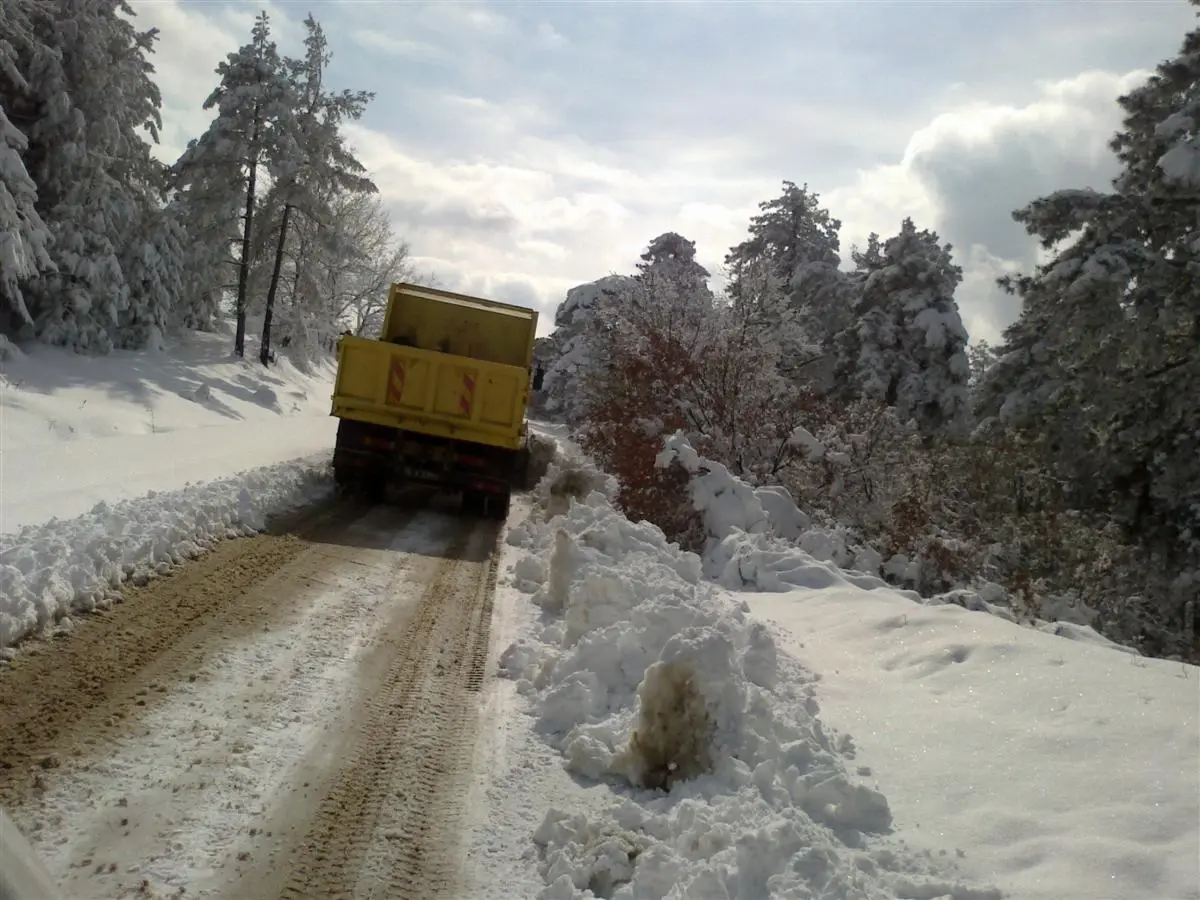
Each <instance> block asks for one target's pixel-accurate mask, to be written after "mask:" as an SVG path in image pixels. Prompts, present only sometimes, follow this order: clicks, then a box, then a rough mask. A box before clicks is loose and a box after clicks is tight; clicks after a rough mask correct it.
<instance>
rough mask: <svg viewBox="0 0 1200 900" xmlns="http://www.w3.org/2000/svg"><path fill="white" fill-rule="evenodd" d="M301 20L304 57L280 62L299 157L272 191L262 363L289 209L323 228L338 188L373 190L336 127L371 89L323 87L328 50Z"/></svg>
mask: <svg viewBox="0 0 1200 900" xmlns="http://www.w3.org/2000/svg"><path fill="white" fill-rule="evenodd" d="M304 26H305V28H306V29H307V35H306V36H305V39H304V46H305V51H306V52H305V56H304V59H302V60H295V59H289V60H287V63H286V67H287V69H288V72H289V75H290V77H291V78H292V81H293V86H294V90H295V92H296V94H297V96H298V98H299V100H298V103H299V105H298V109H297V115H296V124H297V140H298V143H299V148H300V151H301V157H300V159H299V165H298V166H297V167H296V168H295V169H294V170H293V171H292V172H291V173H290V175H288V176H287V177H284V178H282V179H280V181H279V183H278V184H277V190H276V191H275V192H274V194H275V199H276V201H277V202H278V203H279V204H280V205H281V207H282V208H281V211H280V213H279V217H278V224H277V233H276V234H277V236H276V243H275V252H274V256H273V260H272V266H273V268H272V273H271V278H270V284H269V286H268V288H267V299H266V308H265V311H264V314H263V331H262V341H261V343H260V348H259V350H260V359H261V361H262V364H263V365H267V364H268V362H269V360H270V351H271V325H272V319H273V316H274V307H275V298H276V295H277V294H278V291H279V284H280V278H281V274H282V269H283V261H284V253H285V249H286V246H287V241H288V234H289V232H288V229H289V223H290V222H291V220H292V217H293V214H297V215H303V216H305V217H307V218H308V219H309V220H310V221H312V222H314V223H316V224H317V226H318V232H319V233H321V232H327V231H328V229H326V228H323V227H322V222H326V221H331V220H332V210H331V209H330V206H329V202H328V199H327V198H329V197H331V196H333V195H336V194H338V193H339V192H343V191H352V192H356V193H371V192H373V191H375V190H376V187H375V184H374V182H372V181H371V180H370V179H369V178H367V177H366V168H365V167H364V166H363V165H362V163H360V162H359V161H358V159H356V158H355V156H354V154H353V153H352V152H351V151H350V150H349V148H347V147H346V144H345V141H344V139H343V136H342V133H341V125H342V123H343V122H346V121H354V120H357V119H359V118H360V117H361V116H362V114H363V111H364V110H365V109H366V105H367V103H369V102H370V101H371V99H372V98H373V97H374V96H375V95H374V93H372V92H370V91H341V92H340V93H330V92H329V91H327V90H326V88H325V85H324V80H325V70H326V67H327V66H328V65H329V62H330V60H331V59H332V55H331V54H330V52H329V45H328V41H327V40H326V38H325V32H324V30H323V29H322V28H321V26H320V24H318V23H317V21H316V20H315V19H314V18H313V17H312V15H309V16H308V17H307V18H306V19H305V20H304ZM321 236H322V237H324V238H325V239H326V240H325V242H326V244H327V247H326V251H327V252H330V251H332V252H334V253H337V252H354V251H353V249H352V248H349V247H347V246H346V242H345V241H342V240H339V238H338V236H337V235H334V234H332V233H325V234H322V235H321ZM297 264H302V261H301V260H299V259H297ZM309 299H310V300H311V301H312V302H314V303H316V304H320V303H321V301H322V300H324V299H326V298H325V297H320V296H314V297H311V298H309ZM300 300H301V297H300V296H299V295H297V294H295V293H293V296H292V303H293V304H296V303H298V302H300ZM306 312H307V315H308V316H309V317H311V318H315V319H316V320H317V321H325V320H328V328H325V329H321V330H322V331H331V330H332V328H333V326H334V325H335V324H336V322H337V313H336V311H335V310H333V309H330V308H326V309H319V308H311V309H308V310H307V311H306ZM301 315H303V313H301ZM321 337H328V334H324V335H319V336H318V341H319V340H320V338H321ZM309 349H311V348H309Z"/></svg>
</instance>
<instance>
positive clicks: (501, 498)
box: [484, 491, 512, 522]
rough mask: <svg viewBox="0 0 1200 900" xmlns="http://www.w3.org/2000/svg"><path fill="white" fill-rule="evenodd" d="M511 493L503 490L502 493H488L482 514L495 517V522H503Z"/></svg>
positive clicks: (506, 514) (490, 517)
mask: <svg viewBox="0 0 1200 900" xmlns="http://www.w3.org/2000/svg"><path fill="white" fill-rule="evenodd" d="M511 497H512V495H511V494H510V493H509V492H508V491H505V492H504V493H503V494H490V495H489V496H488V498H487V507H486V508H485V511H484V514H485V515H486V516H487V517H488V518H489V519H495V520H496V521H497V522H503V521H504V520H505V519H507V518H508V507H509V503H510V500H511Z"/></svg>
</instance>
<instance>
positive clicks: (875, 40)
mask: <svg viewBox="0 0 1200 900" xmlns="http://www.w3.org/2000/svg"><path fill="white" fill-rule="evenodd" d="M133 5H134V7H135V8H136V9H137V11H138V16H139V19H138V21H139V24H141V25H144V26H150V25H153V26H156V27H158V28H159V29H160V30H161V32H162V35H161V39H160V42H159V45H158V47H159V49H158V52H157V54H156V59H155V63H156V66H157V69H158V80H159V84H160V87H161V88H162V92H163V100H164V105H165V118H166V128H165V131H164V134H163V147H162V150H161V153H162V155H163V156H164V158H172V159H173V158H174V156H175V155H176V154H177V153H178V151H179V150H180V149H182V147H183V146H184V145H185V144H186V142H187V140H188V138H190V137H193V136H195V135H196V134H198V133H199V132H200V131H202V130H203V129H204V128H205V127H206V125H207V123H208V115H207V113H205V112H204V111H203V109H201V103H202V102H203V100H204V97H205V96H206V95H207V94H208V92H209V91H210V90H211V89H212V87H213V86H214V84H215V76H214V74H213V68H214V66H215V65H216V63H217V62H218V61H219V60H220V59H221V58H222V57H223V56H224V54H226V53H228V52H229V51H231V50H234V49H236V47H237V46H239V45H240V44H243V43H245V42H246V41H247V40H248V38H249V33H250V25H251V22H252V20H253V17H254V15H255V13H256V12H257V10H258V9H260V8H265V9H267V10H268V12H269V13H270V14H271V16H272V21H273V23H274V26H275V31H276V37H277V39H278V41H279V43H280V45H281V49H282V50H283V51H284V52H286V53H291V54H296V55H298V54H299V53H300V50H301V48H300V43H299V42H300V38H301V33H302V27H301V24H300V23H301V21H302V20H303V18H304V16H305V15H306V14H307V13H308V12H312V13H313V15H314V16H315V17H316V18H317V19H318V20H319V21H320V22H321V23H322V24H323V25H324V26H325V29H326V31H327V33H328V35H329V39H330V44H331V49H332V51H333V53H334V61H333V65H332V71H331V80H332V81H333V82H334V83H335V86H337V87H347V88H354V89H366V90H372V91H374V92H375V93H376V99H375V100H374V102H373V103H372V105H371V107H370V109H369V111H368V113H367V115H366V116H365V118H364V119H363V120H362V121H361V122H360V123H358V124H357V125H356V126H354V128H353V132H352V142H353V145H354V146H355V148H356V149H357V151H358V153H359V156H360V158H361V159H362V160H363V162H364V163H365V164H366V165H367V166H368V167H369V168H370V169H371V171H372V173H373V176H374V178H375V180H376V182H377V184H378V185H379V188H380V190H381V191H382V193H383V195H384V197H385V199H386V200H387V202H388V204H389V206H390V209H391V212H392V217H393V223H394V225H395V227H396V230H397V231H398V232H399V233H400V234H401V235H402V236H403V237H404V238H406V239H407V240H408V241H409V243H410V245H411V247H412V250H413V254H414V256H415V257H416V261H417V264H418V266H419V268H421V269H423V270H424V271H428V272H432V273H435V274H436V275H437V276H438V278H439V279H440V283H441V284H442V285H443V286H444V287H448V288H450V289H455V290H462V291H466V292H469V293H482V294H485V295H491V296H495V297H497V298H498V299H505V300H509V301H512V302H517V303H523V304H527V305H536V306H537V307H539V308H540V309H541V310H542V311H543V312H544V313H545V315H544V316H543V328H542V331H543V333H544V332H545V331H546V330H547V327H548V326H549V324H550V320H551V318H552V313H553V310H554V308H555V306H557V304H558V303H559V302H560V301H561V300H562V298H563V295H564V293H565V292H566V290H567V289H568V288H570V287H572V286H573V285H576V284H579V283H581V282H585V281H591V280H593V279H595V278H598V277H600V276H603V275H606V274H608V273H610V272H614V271H616V272H628V271H630V270H631V269H632V267H633V265H634V264H635V263H636V261H637V257H638V254H639V253H640V252H641V250H642V248H643V247H644V246H645V245H646V244H647V243H648V242H649V240H650V239H651V238H653V237H654V236H655V235H657V234H660V233H661V232H663V231H668V230H673V231H678V232H680V233H682V234H684V235H686V236H687V237H689V238H691V239H693V240H695V241H696V242H697V249H698V251H699V254H700V258H701V261H702V262H703V263H705V264H706V265H707V266H708V267H709V269H710V270H712V271H713V272H714V273H716V272H717V270H718V269H719V267H720V264H721V260H722V259H723V257H724V255H725V253H726V252H727V250H728V249H729V247H730V246H732V245H733V244H735V243H737V242H738V241H740V240H741V239H742V238H743V237H744V236H745V232H746V226H747V222H748V220H749V217H750V216H751V215H752V214H754V213H755V212H756V211H757V209H756V207H757V204H758V203H759V202H760V201H763V200H767V199H770V198H772V197H774V196H777V195H778V194H779V192H780V187H781V182H782V181H783V180H784V179H788V180H791V181H795V182H796V183H798V184H802V183H805V182H807V183H808V184H809V186H810V188H812V189H813V190H815V191H817V192H818V193H819V194H820V196H821V200H822V203H823V204H824V205H825V206H826V207H827V208H829V210H830V211H831V212H832V214H833V215H835V216H837V217H838V218H840V219H841V220H842V222H843V226H842V248H843V256H845V257H846V258H848V257H849V249H850V246H851V245H852V244H855V243H858V244H861V243H863V242H864V241H865V238H866V235H867V234H868V233H869V232H871V231H877V232H879V233H880V234H882V235H884V236H887V235H890V234H893V233H895V232H896V231H898V230H899V228H900V223H901V220H902V219H903V218H904V216H906V215H909V216H912V217H913V219H914V220H915V221H916V222H917V225H918V226H919V227H927V228H933V229H936V230H937V231H938V232H939V234H941V236H942V237H943V238H944V239H945V240H947V241H949V242H951V243H952V244H953V245H954V247H955V253H956V257H957V259H958V261H959V263H960V264H961V265H962V266H963V268H964V271H965V278H964V283H963V286H962V287H961V288H960V291H959V295H958V299H959V305H960V307H961V309H962V312H963V318H964V320H965V322H966V324H967V327H968V329H969V330H970V332H971V335H972V338H973V339H977V338H987V339H989V340H992V341H995V339H996V338H997V337H998V333H999V331H1000V330H1001V329H1002V328H1003V327H1004V326H1005V325H1007V324H1008V323H1009V322H1010V321H1012V319H1013V318H1014V317H1015V316H1016V312H1017V308H1016V305H1015V304H1014V302H1013V300H1012V298H1009V297H1006V296H1005V295H1003V294H1002V293H1001V292H999V291H998V290H997V289H995V287H994V279H995V277H996V276H997V275H999V274H1002V273H1003V272H1005V271H1009V270H1012V269H1015V268H1028V267H1029V266H1031V265H1032V264H1033V262H1034V260H1035V258H1036V256H1035V247H1034V245H1033V243H1032V242H1031V241H1030V240H1029V239H1028V238H1027V237H1026V236H1025V235H1024V232H1023V231H1022V230H1021V229H1020V227H1019V226H1017V225H1016V224H1015V223H1013V221H1012V219H1011V217H1010V212H1011V210H1012V209H1013V208H1015V207H1017V206H1019V205H1022V204H1023V203H1025V202H1027V201H1028V200H1030V199H1032V198H1034V197H1036V196H1038V195H1040V194H1043V193H1045V192H1047V191H1050V190H1054V189H1056V188H1060V187H1086V186H1093V187H1097V188H1103V187H1105V186H1107V184H1108V181H1109V179H1110V178H1111V177H1112V175H1113V174H1114V165H1113V161H1112V158H1111V155H1110V153H1109V151H1108V150H1107V146H1106V144H1107V141H1108V139H1109V137H1110V136H1111V134H1112V132H1113V130H1114V129H1115V128H1116V126H1117V124H1118V122H1119V115H1118V112H1119V111H1118V108H1117V107H1116V105H1115V103H1114V100H1115V98H1116V97H1117V96H1118V95H1119V94H1120V93H1122V92H1123V91H1124V90H1127V89H1128V88H1130V87H1132V86H1134V85H1136V84H1137V83H1138V82H1139V81H1141V80H1142V79H1143V78H1144V77H1145V76H1146V75H1147V74H1148V70H1149V69H1152V68H1153V66H1154V65H1155V64H1156V63H1158V62H1159V61H1160V60H1161V59H1162V58H1164V57H1167V56H1170V55H1172V54H1173V53H1174V52H1175V50H1176V49H1177V47H1178V45H1179V43H1180V41H1181V40H1182V37H1183V34H1184V32H1185V31H1186V30H1187V29H1188V28H1190V27H1192V26H1193V23H1194V20H1195V19H1194V10H1193V8H1192V7H1190V6H1189V5H1188V4H1187V3H1186V2H1185V0H1128V2H1122V0H1030V2H1018V0H1010V2H989V0H950V2H946V0H943V2H933V0H930V2H922V0H896V2H888V0H826V2H789V0H767V2H762V3H753V2H749V0H726V2H705V0H691V2H683V0H674V2H614V0H570V2H554V0H541V2H530V3H517V2H500V0H496V2H492V3H467V2H453V0H442V2H430V3H418V2H405V0H332V2H324V0H312V2H309V3H292V2H276V3H268V4H265V5H264V4H262V3H259V4H253V3H251V4H243V3H237V2H234V3H223V2H219V0H134V2H133Z"/></svg>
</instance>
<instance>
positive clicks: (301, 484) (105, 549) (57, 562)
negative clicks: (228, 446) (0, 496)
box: [0, 456, 333, 647]
mask: <svg viewBox="0 0 1200 900" xmlns="http://www.w3.org/2000/svg"><path fill="white" fill-rule="evenodd" d="M328 469H329V463H328V457H327V456H322V457H311V458H308V459H301V460H294V461H292V462H288V463H280V464H277V465H272V466H264V467H262V468H257V469H251V470H249V471H246V472H242V473H240V474H238V475H235V476H232V477H229V478H223V479H220V480H218V481H212V482H208V483H205V484H197V485H189V486H186V487H184V488H182V489H180V490H175V491H170V492H166V493H156V492H154V491H151V492H150V493H148V494H146V495H145V496H143V497H139V498H137V499H132V500H124V501H120V502H117V503H111V504H110V503H106V502H100V503H97V504H96V505H95V506H94V507H93V508H92V509H91V511H90V512H87V513H85V514H84V515H82V516H79V517H77V518H74V519H68V520H65V521H63V520H59V519H51V520H50V521H49V522H46V523H45V524H42V525H29V526H26V527H25V528H22V529H21V530H20V531H17V532H15V533H11V534H5V535H0V647H7V646H9V645H11V644H14V643H16V642H17V641H19V640H21V639H22V638H24V637H26V636H28V635H30V634H33V633H35V632H38V631H40V630H42V629H45V628H46V627H47V626H50V625H54V624H56V623H59V622H61V621H63V620H64V617H67V616H69V615H70V614H71V613H74V612H90V611H92V610H94V609H96V608H97V607H101V608H104V607H107V606H109V605H111V604H112V603H113V601H114V600H117V599H119V595H118V594H117V591H118V590H119V588H120V586H121V584H122V583H123V582H125V581H127V580H132V581H133V582H134V583H135V584H136V583H144V582H145V580H146V579H148V578H149V577H152V576H153V575H154V574H162V573H164V572H166V571H168V570H169V569H170V567H172V566H174V565H178V564H179V563H181V562H183V561H184V560H186V559H192V558H194V557H196V556H199V555H200V554H202V553H203V552H204V551H205V550H206V549H207V548H209V547H211V546H212V545H213V544H214V543H215V542H216V541H218V540H220V539H222V538H227V537H237V536H240V535H247V534H252V533H254V532H256V531H261V530H262V529H263V528H265V527H266V522H267V520H268V519H269V518H270V517H272V516H275V515H279V514H282V513H286V512H288V511H291V510H293V509H296V508H298V507H301V506H304V505H306V504H309V503H313V502H316V501H317V500H319V499H322V498H324V497H325V496H327V495H328V494H329V492H330V491H331V490H332V489H333V483H332V479H331V477H330V475H329V471H328ZM64 625H65V627H70V626H69V620H67V621H65V622H64Z"/></svg>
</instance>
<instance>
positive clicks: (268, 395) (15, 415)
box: [0, 322, 337, 534]
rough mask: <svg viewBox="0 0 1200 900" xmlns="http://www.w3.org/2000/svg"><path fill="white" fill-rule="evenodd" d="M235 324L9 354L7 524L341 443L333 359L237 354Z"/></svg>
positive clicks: (4, 456)
mask: <svg viewBox="0 0 1200 900" xmlns="http://www.w3.org/2000/svg"><path fill="white" fill-rule="evenodd" d="M231 329H232V326H231V325H230V324H229V323H227V322H226V323H222V327H221V328H220V329H219V330H218V331H216V332H214V333H207V334H206V333H201V332H189V333H185V335H184V336H183V337H182V338H181V339H180V340H179V341H178V342H177V343H175V344H173V345H172V346H169V347H168V348H167V349H165V350H162V351H159V352H155V351H138V352H132V351H115V352H113V353H111V354H109V355H107V356H99V357H96V356H83V355H79V354H75V353H70V352H68V351H65V350H61V349H59V348H55V347H47V346H42V345H29V346H28V348H27V349H26V350H25V351H24V352H19V353H18V354H16V355H15V356H14V357H13V358H9V359H7V360H5V361H3V362H0V479H2V480H0V485H2V487H3V498H2V502H0V534H3V533H6V532H12V531H15V530H16V529H19V528H21V527H22V526H24V525H29V524H35V523H39V522H43V521H45V520H46V519H49V518H52V517H55V518H71V517H74V516H77V515H79V514H80V513H83V512H86V511H87V510H88V509H90V508H91V507H92V506H93V505H94V504H96V503H97V502H99V501H101V500H105V501H109V502H111V501H116V500H122V499H127V498H129V497H134V496H138V495H141V494H144V493H145V492H146V491H149V490H155V491H164V490H172V489H175V488H178V487H182V486H183V485H184V484H186V483H187V482H198V481H206V480H210V479H214V478H219V477H222V476H225V475H229V474H231V473H234V472H237V471H240V470H242V469H246V468H250V467H253V466H261V465H269V464H271V463H276V462H279V461H281V460H287V459H293V458H296V457H301V456H309V455H311V454H314V453H319V452H321V451H325V450H329V449H330V448H332V446H333V437H334V433H335V431H336V427H337V423H336V420H334V419H333V418H331V417H330V416H329V402H330V396H331V393H332V384H333V363H332V361H326V362H321V363H318V364H316V365H315V366H314V368H313V370H312V371H311V372H301V371H299V370H297V369H296V368H295V367H294V366H293V365H292V364H291V363H290V362H288V361H287V360H286V359H284V358H282V357H281V358H280V359H279V361H278V363H277V364H276V365H274V366H272V367H270V368H264V367H263V366H262V365H259V364H258V362H257V361H256V360H255V359H254V354H253V352H251V353H248V354H247V358H246V359H244V360H237V359H235V358H233V357H232V355H231V354H230V348H231V346H232V337H231Z"/></svg>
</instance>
